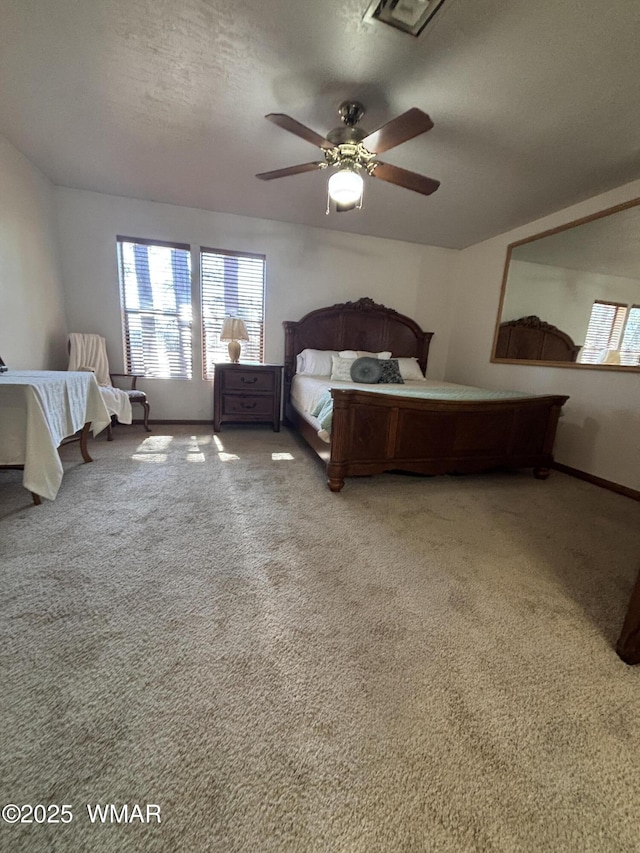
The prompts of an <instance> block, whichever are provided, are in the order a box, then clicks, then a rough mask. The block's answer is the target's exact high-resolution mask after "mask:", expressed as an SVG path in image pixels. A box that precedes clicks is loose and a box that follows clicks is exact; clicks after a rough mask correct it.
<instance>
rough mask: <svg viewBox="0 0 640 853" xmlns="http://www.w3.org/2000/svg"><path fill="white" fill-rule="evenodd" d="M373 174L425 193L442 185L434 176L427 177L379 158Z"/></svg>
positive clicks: (433, 190) (375, 176)
mask: <svg viewBox="0 0 640 853" xmlns="http://www.w3.org/2000/svg"><path fill="white" fill-rule="evenodd" d="M371 174H372V175H373V177H374V178H380V180H382V181H387V183H389V184H397V185H398V186H399V187H404V188H405V189H407V190H413V191H414V192H416V193H422V194H423V195H431V193H434V192H435V191H436V190H437V189H438V187H439V186H440V181H436V180H435V179H434V178H427V177H425V176H424V175H418V174H417V172H409V171H408V170H407V169H400V168H399V167H398V166H390V165H389V163H381V162H380V161H379V160H378V161H377V162H376V164H375V168H374V170H373V172H372V173H371Z"/></svg>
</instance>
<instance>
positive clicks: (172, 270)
mask: <svg viewBox="0 0 640 853" xmlns="http://www.w3.org/2000/svg"><path fill="white" fill-rule="evenodd" d="M117 240H118V260H119V267H120V291H121V300H122V308H123V326H124V343H125V362H126V369H127V372H128V373H135V374H139V375H141V376H145V377H151V378H166V379H191V376H192V340H191V320H192V313H191V256H190V251H189V246H188V245H184V244H182V243H165V242H160V241H152V240H142V239H135V238H130V237H118V238H117Z"/></svg>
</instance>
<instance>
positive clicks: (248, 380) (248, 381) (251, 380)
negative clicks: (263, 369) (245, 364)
mask: <svg viewBox="0 0 640 853" xmlns="http://www.w3.org/2000/svg"><path fill="white" fill-rule="evenodd" d="M257 381H258V377H257V376H252V377H251V378H249V377H248V376H241V377H240V382H244V384H245V385H253V384H254V383H255V382H257Z"/></svg>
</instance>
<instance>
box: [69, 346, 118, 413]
mask: <svg viewBox="0 0 640 853" xmlns="http://www.w3.org/2000/svg"><path fill="white" fill-rule="evenodd" d="M68 369H69V370H79V371H82V370H91V371H93V373H94V374H95V377H96V382H97V383H98V385H99V386H100V393H101V394H102V399H103V400H104V403H105V406H106V407H107V411H108V412H109V414H110V415H115V416H116V417H117V419H118V421H119V423H121V424H130V423H131V420H132V415H131V401H130V399H129V394H127V392H126V391H122V390H121V389H120V388H115V387H114V385H113V383H112V381H111V375H110V374H109V360H108V359H107V343H106V340H105V339H104V338H103V337H102V335H91V334H81V333H79V332H71V334H70V335H69V367H68Z"/></svg>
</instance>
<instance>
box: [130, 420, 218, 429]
mask: <svg viewBox="0 0 640 853" xmlns="http://www.w3.org/2000/svg"><path fill="white" fill-rule="evenodd" d="M131 423H132V424H138V426H140V425H141V424H143V423H144V421H143V420H142V419H140V420H133V421H131ZM154 424H155V425H159V424H200V425H201V426H210V427H212V428H213V418H209V419H208V420H206V421H195V420H192V419H191V418H187V419H186V420H185V419H181V420H177V419H174V420H169V418H161V419H159V420H157V421H154V420H149V425H150V426H152V425H154Z"/></svg>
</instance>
